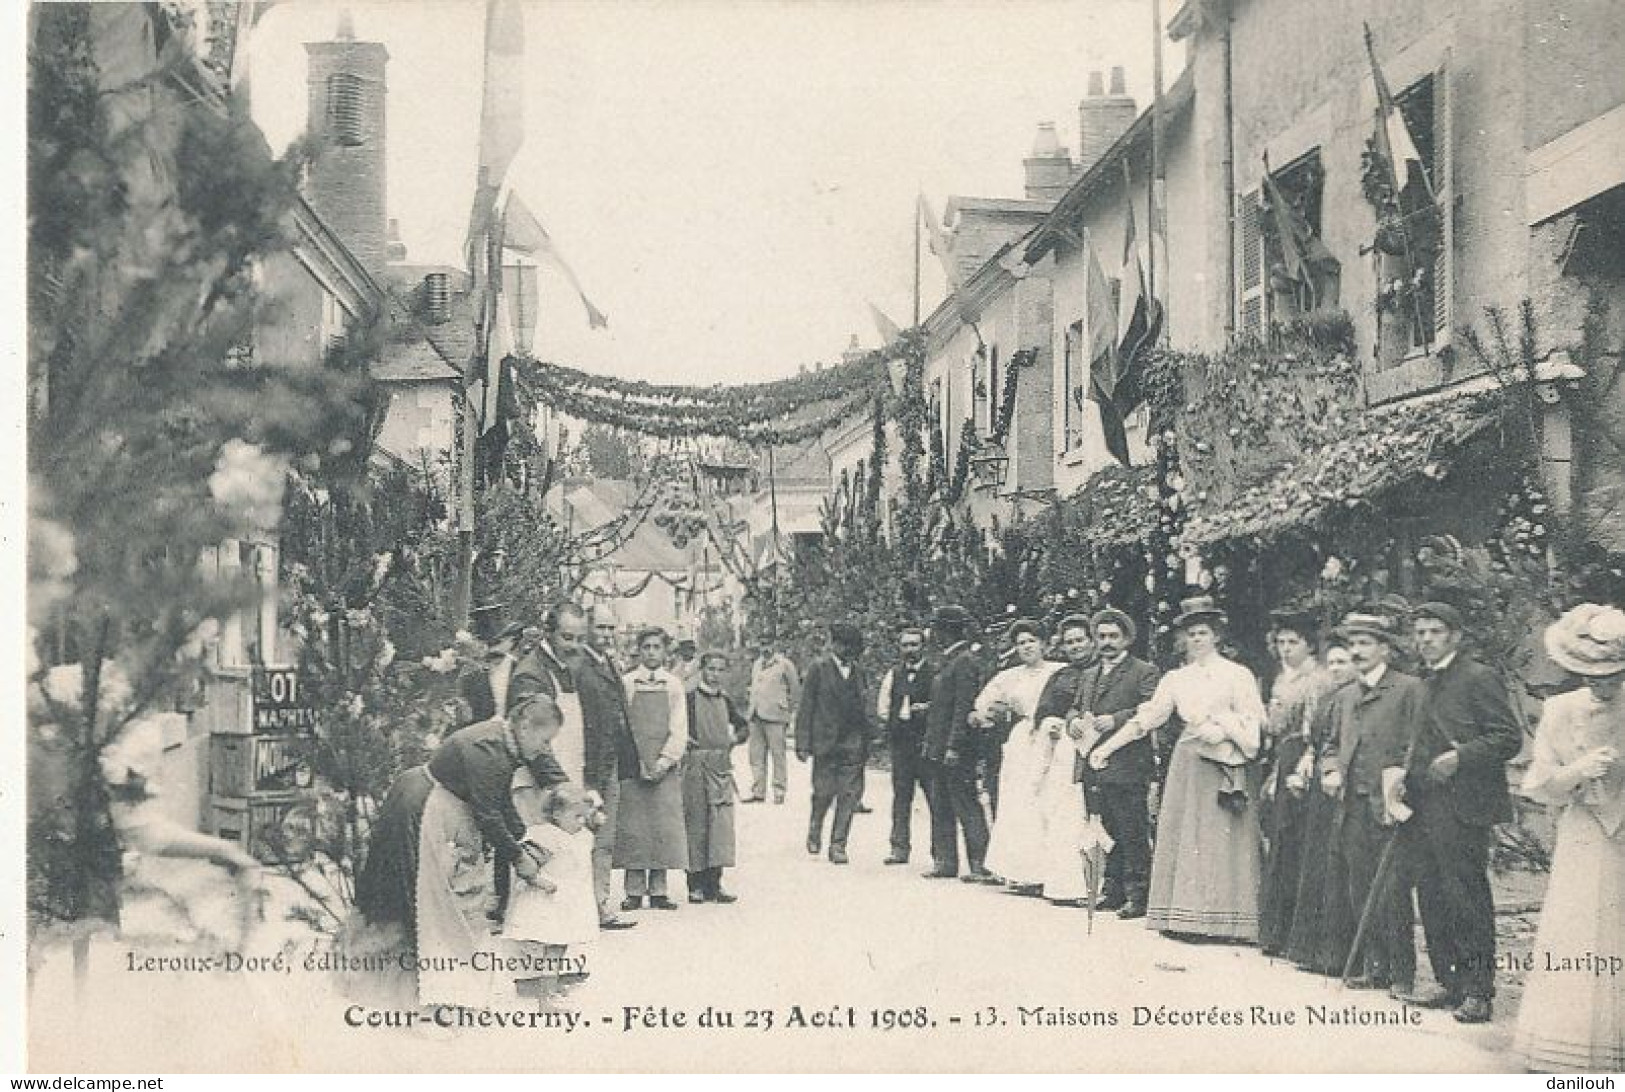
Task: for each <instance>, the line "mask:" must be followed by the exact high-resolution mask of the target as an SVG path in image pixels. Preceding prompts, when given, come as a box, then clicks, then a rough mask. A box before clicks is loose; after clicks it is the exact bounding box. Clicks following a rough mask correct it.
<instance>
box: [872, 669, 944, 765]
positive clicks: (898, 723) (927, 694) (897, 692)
mask: <svg viewBox="0 0 1625 1092" xmlns="http://www.w3.org/2000/svg"><path fill="white" fill-rule="evenodd" d="M912 670H913V672H914V679H913V681H912V682H910V681H909V678H908V673H909V671H910V668H909V667H908V665H907V664H903V663H898V664H895V665H894V666H893V667H892V669H891V670H890V671H888V672H886V678H887V680H888V681H889V683H890V686H889V690H888V693H889V695H890V699H891V700H890V701H888V702H887V704H886V708H885V709H884V710H882V711H880V712H881V713H882V715H883V716H884V717H885V720H886V735H887V737H888V738H889V739H890V740H891V741H892V743H893V745H896V746H904V747H908V746H912V747H913V748H914V751H915V753H916V754H918V753H919V748H920V744H921V742H922V741H923V740H924V739H925V725H926V720H927V719H928V718H929V717H930V715H931V684H932V682H933V681H934V680H935V679H936V677H937V665H936V664H935V663H933V662H932V661H931V658H930V657H929V656H928V657H926V658H925V659H923V660H921V661H920V662H919V663H918V664H916V665H915V666H914V667H913V669H912ZM905 694H906V695H908V701H909V718H908V719H907V720H903V719H901V717H900V714H901V712H902V709H903V696H904V695H905Z"/></svg>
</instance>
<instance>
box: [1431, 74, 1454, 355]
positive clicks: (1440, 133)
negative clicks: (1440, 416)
mask: <svg viewBox="0 0 1625 1092" xmlns="http://www.w3.org/2000/svg"><path fill="white" fill-rule="evenodd" d="M1453 138H1454V133H1453V129H1452V126H1451V123H1450V60H1449V53H1448V52H1447V53H1446V54H1445V62H1444V64H1442V65H1440V66H1439V69H1438V71H1436V72H1434V74H1433V173H1432V180H1433V191H1434V193H1435V194H1437V195H1438V198H1439V249H1438V251H1437V252H1436V253H1435V254H1434V258H1433V344H1434V346H1435V347H1437V346H1440V345H1446V344H1449V341H1450V324H1451V313H1452V310H1453V308H1452V306H1451V304H1452V302H1453V298H1454V293H1455V283H1454V276H1453V274H1454V270H1453V269H1452V262H1453V257H1454V254H1455V220H1456V217H1455V197H1454V194H1455V164H1454V157H1453V156H1452V155H1451V144H1452V140H1453Z"/></svg>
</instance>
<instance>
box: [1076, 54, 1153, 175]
mask: <svg viewBox="0 0 1625 1092" xmlns="http://www.w3.org/2000/svg"><path fill="white" fill-rule="evenodd" d="M1138 112H1139V111H1138V110H1137V109H1136V108H1135V105H1134V99H1133V97H1132V96H1130V95H1129V94H1127V93H1126V91H1125V90H1124V85H1123V69H1122V66H1121V65H1118V66H1116V67H1114V68H1113V69H1112V82H1111V89H1110V91H1109V92H1108V91H1107V90H1106V81H1105V79H1104V78H1103V77H1102V76H1101V74H1100V72H1098V71H1096V72H1091V73H1089V94H1088V96H1087V97H1086V98H1084V100H1083V101H1082V102H1080V103H1079V104H1078V170H1079V172H1080V173H1081V172H1083V171H1087V170H1088V169H1089V168H1091V167H1093V166H1094V165H1095V164H1096V163H1098V162H1099V161H1100V157H1101V156H1103V155H1105V154H1106V150H1107V149H1108V148H1110V147H1111V146H1112V145H1113V144H1116V143H1117V138H1118V137H1121V136H1122V135H1123V134H1124V133H1126V132H1128V130H1129V127H1130V126H1131V125H1133V124H1134V118H1135V117H1136V115H1137V114H1138Z"/></svg>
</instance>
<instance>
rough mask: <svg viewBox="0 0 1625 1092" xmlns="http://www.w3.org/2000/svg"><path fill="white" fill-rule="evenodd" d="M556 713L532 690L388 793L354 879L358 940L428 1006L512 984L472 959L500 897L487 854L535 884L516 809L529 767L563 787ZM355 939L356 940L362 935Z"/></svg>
mask: <svg viewBox="0 0 1625 1092" xmlns="http://www.w3.org/2000/svg"><path fill="white" fill-rule="evenodd" d="M560 722H561V718H560V715H559V711H558V707H557V706H556V705H555V704H554V703H553V702H552V700H551V699H549V698H547V697H546V696H545V695H536V696H534V697H532V698H530V699H528V700H527V701H526V702H525V703H524V704H523V705H521V706H520V707H518V708H517V709H514V710H512V711H510V714H509V718H508V719H505V718H503V717H493V718H492V719H490V720H485V721H481V722H479V723H477V724H471V725H469V726H468V727H466V728H463V729H460V730H458V731H457V732H454V733H453V734H452V735H450V736H448V737H447V738H446V741H445V742H444V743H442V744H441V745H440V746H439V748H437V749H436V751H435V753H434V755H433V756H432V757H431V758H430V759H429V761H428V762H427V763H426V764H425V765H423V766H417V767H414V768H413V769H410V770H408V771H406V772H405V773H404V774H402V775H401V776H400V778H398V779H397V780H396V783H395V786H394V787H393V788H392V789H391V790H390V792H389V795H388V796H387V797H386V798H385V801H384V805H383V807H382V809H380V812H379V817H378V822H377V825H376V826H375V827H374V828H373V832H372V836H371V838H370V840H369V844H368V852H367V863H366V866H365V868H364V869H363V870H362V873H361V875H360V877H359V878H358V880H357V883H356V907H357V910H358V911H359V912H360V914H361V917H362V919H363V926H364V928H363V929H361V930H360V931H359V932H360V933H361V934H362V935H368V934H372V935H376V934H375V932H374V931H376V930H386V931H388V932H390V933H393V934H394V936H393V937H392V940H393V941H394V943H395V944H397V945H399V946H400V948H401V949H402V950H403V952H404V953H405V954H406V955H408V956H415V959H412V960H408V961H407V963H408V965H413V966H415V967H416V968H417V974H416V983H415V990H414V991H413V993H414V995H415V999H416V1001H417V1003H419V1004H422V1005H442V1004H445V1005H462V1006H465V1007H468V1008H483V1007H486V1006H488V1005H490V1004H491V1003H492V1002H493V1001H496V1000H500V999H502V998H503V997H504V996H505V994H506V991H505V989H504V987H505V986H506V985H509V984H510V983H505V982H503V981H501V980H499V979H497V978H496V977H495V976H493V975H492V973H491V971H490V969H489V967H490V965H489V964H488V963H483V964H479V965H480V966H481V967H483V968H485V969H476V966H475V964H476V963H478V961H476V960H474V959H473V956H474V955H475V954H476V953H478V952H482V951H488V950H492V948H493V942H492V938H491V920H490V912H491V911H492V909H493V908H494V906H495V902H496V890H495V883H494V882H493V874H492V869H491V864H490V859H489V857H488V851H492V850H494V851H495V852H496V853H497V854H498V856H499V859H502V860H511V861H512V862H513V868H514V871H515V872H517V873H518V874H519V876H520V878H521V879H523V880H525V881H526V882H529V881H530V880H532V879H533V878H534V877H535V876H536V874H537V871H538V861H537V860H536V858H535V857H534V856H533V855H532V854H530V853H529V852H527V851H526V850H524V849H523V847H522V846H521V844H520V841H519V839H520V838H521V837H522V836H523V835H524V829H525V828H524V823H523V821H522V820H521V819H520V818H519V814H518V812H517V811H516V810H515V808H514V802H513V780H514V772H515V771H516V770H518V769H519V768H520V767H521V766H525V765H530V766H531V767H532V768H533V770H535V771H536V773H537V776H538V777H539V778H541V779H542V780H544V781H546V782H547V783H549V784H552V783H556V779H557V777H556V773H552V772H547V773H546V774H545V775H544V771H550V770H552V769H554V768H552V767H550V765H549V762H550V760H549V757H548V753H547V746H548V742H549V741H550V740H551V739H552V738H553V736H554V735H555V734H557V732H558V728H559V724H560ZM358 939H359V938H358Z"/></svg>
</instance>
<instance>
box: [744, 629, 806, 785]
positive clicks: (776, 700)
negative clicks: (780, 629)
mask: <svg viewBox="0 0 1625 1092" xmlns="http://www.w3.org/2000/svg"><path fill="white" fill-rule="evenodd" d="M800 697H801V678H800V676H798V675H797V674H796V665H795V664H794V663H792V662H791V661H790V657H788V656H786V655H784V653H783V652H781V651H780V650H779V646H778V640H777V638H776V636H775V635H774V634H773V633H772V632H770V631H768V632H763V633H762V635H761V636H760V637H759V638H757V656H756V659H755V660H754V661H753V662H752V663H751V667H750V700H749V701H748V703H747V706H746V711H745V716H746V717H747V719H749V721H750V773H751V784H750V795H749V796H747V797H745V799H744V800H743V801H741V803H745V804H759V803H761V802H762V801H763V800H764V799H766V793H767V774H768V759H769V758H771V759H772V765H773V802H774V803H775V804H782V803H784V785H785V756H784V737H785V732H786V730H787V729H788V728H789V725H790V720H791V718H793V717H794V716H795V712H796V704H797V702H798V701H799V700H800Z"/></svg>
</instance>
